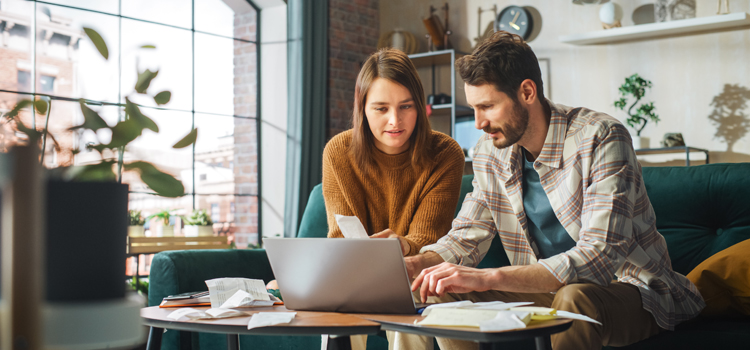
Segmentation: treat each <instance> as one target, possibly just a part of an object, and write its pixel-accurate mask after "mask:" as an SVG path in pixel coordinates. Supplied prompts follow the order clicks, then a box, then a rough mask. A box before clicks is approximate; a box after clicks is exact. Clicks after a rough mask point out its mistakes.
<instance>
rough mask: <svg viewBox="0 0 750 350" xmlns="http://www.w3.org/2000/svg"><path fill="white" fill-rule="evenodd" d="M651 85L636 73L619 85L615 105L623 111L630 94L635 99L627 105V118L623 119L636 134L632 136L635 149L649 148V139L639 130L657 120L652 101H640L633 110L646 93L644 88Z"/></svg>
mask: <svg viewBox="0 0 750 350" xmlns="http://www.w3.org/2000/svg"><path fill="white" fill-rule="evenodd" d="M650 87H651V81H649V80H646V79H643V78H641V77H640V76H639V75H638V74H637V73H636V74H633V75H631V76H629V77H627V78H625V83H624V84H622V85H620V88H619V91H620V99H619V100H617V101H615V107H617V108H619V109H620V110H623V111H625V107H626V106H627V104H628V99H629V97H630V96H632V98H634V99H635V101H633V103H632V104H631V105H630V107H628V109H627V111H626V113H627V114H628V119H626V120H625V122H626V123H628V125H630V127H631V128H633V129H635V131H636V136H635V137H633V146H634V148H636V149H639V148H649V139H648V138H647V137H641V132H642V131H643V129H644V128H645V127H646V124H648V122H649V121H653V122H654V123H658V122H659V120H660V119H659V116H658V115H656V114H655V113H654V110H655V109H656V108H655V107H654V103H653V102H649V103H641V105H640V106H638V108H636V110H635V111H633V108H635V105H637V104H638V102H640V101H641V99H642V98H643V96H644V95H645V94H646V89H647V88H650Z"/></svg>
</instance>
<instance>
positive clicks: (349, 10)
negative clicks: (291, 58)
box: [326, 0, 380, 139]
mask: <svg viewBox="0 0 750 350" xmlns="http://www.w3.org/2000/svg"><path fill="white" fill-rule="evenodd" d="M378 8H379V0H329V1H328V125H327V129H328V131H327V135H326V136H327V138H328V139H330V138H331V137H333V136H334V135H336V134H338V133H340V132H342V131H344V130H347V129H349V128H351V116H352V104H353V101H354V84H355V83H356V81H357V74H358V73H359V69H360V68H361V67H362V63H363V62H364V60H365V59H366V58H367V56H369V55H370V54H372V53H373V52H375V50H376V49H377V45H378V36H379V35H380V29H379V24H380V19H379V11H378Z"/></svg>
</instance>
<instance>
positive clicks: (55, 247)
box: [3, 28, 197, 302]
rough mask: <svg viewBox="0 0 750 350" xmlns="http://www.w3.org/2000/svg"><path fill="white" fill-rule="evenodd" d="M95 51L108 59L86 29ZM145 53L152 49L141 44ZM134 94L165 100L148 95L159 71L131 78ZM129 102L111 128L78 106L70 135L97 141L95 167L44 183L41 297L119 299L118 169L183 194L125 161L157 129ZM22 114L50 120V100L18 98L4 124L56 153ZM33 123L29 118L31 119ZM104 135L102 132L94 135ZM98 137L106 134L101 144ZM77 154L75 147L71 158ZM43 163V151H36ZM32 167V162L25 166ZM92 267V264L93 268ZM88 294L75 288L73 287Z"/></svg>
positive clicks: (150, 169) (121, 191)
mask: <svg viewBox="0 0 750 350" xmlns="http://www.w3.org/2000/svg"><path fill="white" fill-rule="evenodd" d="M84 31H85V32H86V35H87V36H88V37H89V38H90V39H91V41H92V42H93V44H94V46H95V47H96V48H97V50H98V51H99V53H100V54H101V55H102V56H103V57H104V58H105V59H108V56H109V53H108V52H109V51H108V49H107V45H106V43H105V42H104V40H103V39H102V37H101V36H100V35H99V34H98V33H97V32H96V31H94V30H93V29H90V28H84ZM142 48H143V49H154V46H152V45H146V46H143V47H142ZM136 73H137V75H138V79H137V82H136V84H135V93H137V94H140V95H145V96H148V97H150V98H153V100H154V101H155V102H156V103H157V104H158V105H164V104H166V103H168V102H169V100H170V99H171V93H170V92H169V91H161V92H158V93H156V94H155V95H151V94H150V93H149V92H148V88H149V86H150V85H151V81H152V80H153V79H154V78H155V77H156V76H157V74H158V71H156V72H152V71H150V70H148V69H146V70H144V71H140V69H138V71H137V72H136ZM129 97H131V96H128V97H126V98H125V103H124V104H116V105H117V106H119V107H121V108H122V109H123V112H124V116H125V117H124V118H123V119H121V120H119V121H118V122H117V123H116V124H115V125H114V126H110V125H108V124H107V123H106V122H105V121H104V119H102V118H101V116H99V114H98V113H97V111H95V110H94V109H92V108H90V107H89V101H86V100H84V99H81V100H79V104H80V109H81V113H82V115H83V120H84V121H83V124H81V125H78V126H75V127H72V128H71V129H70V130H75V131H81V132H83V131H85V132H87V133H90V134H92V135H96V137H97V142H93V143H91V144H89V145H87V149H89V150H93V151H96V152H98V153H99V155H100V158H101V159H100V161H98V162H95V163H92V164H87V165H82V166H71V167H67V168H56V169H52V170H50V171H49V174H50V176H48V178H49V181H48V182H47V198H46V209H47V210H46V213H47V225H46V226H47V232H46V240H47V241H46V244H45V246H46V255H45V258H46V264H45V265H46V282H45V289H46V293H45V294H46V299H47V301H50V302H70V301H76V302H79V301H94V300H112V299H121V298H123V297H124V296H125V294H124V292H125V291H124V288H122V271H124V270H125V249H123V247H124V245H125V240H126V235H127V232H128V230H127V226H128V221H127V219H126V217H125V212H126V211H127V210H128V185H126V184H122V183H120V182H121V180H122V172H123V171H133V172H136V173H138V175H139V176H140V179H141V181H143V183H145V184H146V185H147V186H148V187H150V188H151V189H152V190H153V191H154V192H156V193H157V194H159V195H161V196H165V197H180V196H182V195H183V194H184V192H185V190H184V186H183V185H182V182H181V181H180V180H178V179H176V178H175V177H174V176H172V175H170V174H168V173H164V172H162V171H160V170H159V169H157V168H156V167H155V166H154V165H152V164H151V163H148V162H143V161H132V162H125V161H123V154H124V152H125V148H126V147H127V146H128V144H130V142H132V141H133V140H135V139H136V138H138V137H140V136H141V134H142V133H143V131H144V130H145V129H149V130H151V131H153V132H156V133H158V131H159V128H158V126H157V125H156V123H154V121H153V120H151V119H150V118H149V117H147V116H146V115H145V114H144V113H143V112H142V111H141V109H140V106H138V105H137V104H135V103H133V102H131V99H130V98H129ZM28 108H33V109H35V110H36V112H37V113H38V114H37V118H38V117H39V116H41V117H46V118H47V119H48V120H49V115H50V110H51V109H52V100H51V99H49V98H46V97H37V98H35V99H34V100H33V101H32V100H28V99H25V100H21V101H19V102H18V103H17V104H16V106H14V107H13V108H12V109H11V110H10V111H9V112H8V113H6V114H5V115H4V116H3V118H5V119H6V120H7V122H8V123H10V124H11V125H12V126H13V127H15V129H16V131H17V132H20V133H23V134H25V136H26V137H25V140H26V142H25V143H26V144H28V145H32V146H35V147H38V146H40V148H41V149H42V150H45V149H47V148H46V142H47V139H48V138H49V139H50V140H51V141H52V142H54V146H55V149H56V150H60V148H59V145H58V144H57V142H56V140H55V138H54V136H53V135H51V134H50V133H49V132H48V130H47V128H46V127H44V128H42V129H37V127H36V124H35V123H33V122H32V123H31V124H30V125H25V124H24V121H23V118H21V116H20V114H21V113H22V112H23V111H25V110H26V109H28ZM32 120H33V119H32ZM102 130H106V131H108V132H106V133H101V132H98V131H102ZM99 135H109V138H105V139H104V140H101V139H99ZM196 138H197V129H193V130H191V131H190V133H189V134H188V135H187V136H185V137H184V138H182V139H181V140H180V141H178V142H177V143H176V144H175V145H174V146H173V147H174V148H183V147H187V146H189V145H191V144H193V143H194V142H195V140H196ZM79 152H80V150H78V149H74V150H73V151H72V153H73V154H77V153H79ZM41 155H42V156H41V159H36V161H40V160H41V161H40V162H41V163H43V162H44V152H41ZM30 161H31V160H30ZM92 262H95V263H92ZM82 285H85V286H87V288H85V289H81V288H79V286H82Z"/></svg>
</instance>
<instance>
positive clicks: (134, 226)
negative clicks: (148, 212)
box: [128, 210, 146, 237]
mask: <svg viewBox="0 0 750 350" xmlns="http://www.w3.org/2000/svg"><path fill="white" fill-rule="evenodd" d="M128 221H129V223H128V236H130V237H143V236H144V232H145V229H144V228H143V225H145V224H146V219H144V218H143V215H141V211H140V210H128Z"/></svg>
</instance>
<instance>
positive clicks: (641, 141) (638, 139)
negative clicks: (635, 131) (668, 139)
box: [633, 136, 651, 149]
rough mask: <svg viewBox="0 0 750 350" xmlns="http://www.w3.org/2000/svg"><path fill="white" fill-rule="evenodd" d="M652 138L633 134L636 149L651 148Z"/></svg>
mask: <svg viewBox="0 0 750 350" xmlns="http://www.w3.org/2000/svg"><path fill="white" fill-rule="evenodd" d="M650 143H651V139H650V138H648V137H645V136H633V148H634V149H646V148H650Z"/></svg>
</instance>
